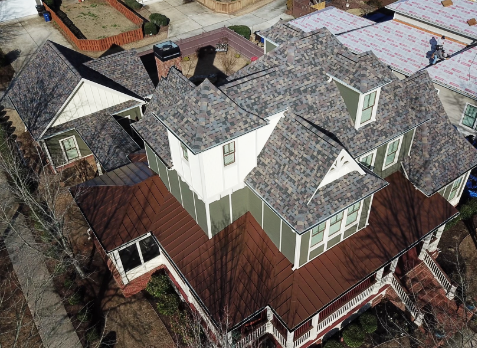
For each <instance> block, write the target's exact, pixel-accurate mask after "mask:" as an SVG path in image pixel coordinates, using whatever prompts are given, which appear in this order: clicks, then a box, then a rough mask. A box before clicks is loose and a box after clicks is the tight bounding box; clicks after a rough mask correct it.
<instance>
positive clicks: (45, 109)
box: [7, 41, 154, 172]
mask: <svg viewBox="0 0 477 348" xmlns="http://www.w3.org/2000/svg"><path fill="white" fill-rule="evenodd" d="M153 92H154V85H153V84H152V82H151V80H150V78H149V76H148V74H147V72H146V69H145V68H144V66H143V65H142V62H141V60H140V58H139V57H137V56H136V52H135V51H124V52H120V53H116V54H113V55H109V56H106V57H104V58H98V59H92V58H89V57H87V56H85V55H82V54H80V53H78V52H75V51H73V50H71V49H68V48H66V47H63V46H60V45H58V44H55V43H53V42H51V41H47V42H46V43H45V44H44V45H43V46H42V47H41V48H39V50H38V52H37V53H36V55H35V56H34V57H33V58H32V59H31V61H30V62H29V63H28V64H27V66H26V67H25V68H24V69H23V71H22V73H21V74H20V76H19V77H18V78H16V79H15V80H14V82H13V84H12V86H11V88H10V90H9V91H8V93H7V97H8V98H9V99H10V101H11V103H12V104H13V106H14V108H15V109H16V111H17V112H18V114H19V116H20V118H21V119H22V120H23V122H24V124H25V127H26V129H27V130H28V131H29V132H30V134H31V135H32V137H33V139H34V140H35V141H38V142H39V143H40V144H41V146H42V149H43V150H44V151H45V153H46V155H47V157H48V159H49V161H50V165H51V166H52V168H53V170H55V171H56V170H62V169H64V168H66V167H68V166H70V165H72V164H73V163H75V162H76V161H77V160H79V159H84V158H92V157H94V159H95V162H96V164H97V166H98V170H99V171H100V172H101V171H102V170H103V169H104V170H106V171H109V170H112V169H115V168H118V167H120V166H122V165H125V164H127V163H129V160H128V157H127V156H128V155H129V154H130V153H132V152H134V151H136V150H138V149H139V148H140V147H139V145H138V144H137V143H136V142H134V141H133V139H132V137H131V136H130V135H129V134H128V133H127V130H125V129H124V128H123V127H121V126H120V125H119V123H118V122H117V121H116V118H117V119H121V118H128V119H130V120H131V122H135V121H138V120H139V119H140V118H141V117H142V107H143V105H145V104H146V102H147V101H148V100H149V98H150V97H151V96H152V94H153ZM128 122H129V121H128Z"/></svg>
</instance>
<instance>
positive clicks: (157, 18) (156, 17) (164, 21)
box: [149, 13, 170, 27]
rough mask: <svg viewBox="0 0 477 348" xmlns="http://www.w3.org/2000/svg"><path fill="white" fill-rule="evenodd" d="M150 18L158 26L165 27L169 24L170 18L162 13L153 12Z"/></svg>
mask: <svg viewBox="0 0 477 348" xmlns="http://www.w3.org/2000/svg"><path fill="white" fill-rule="evenodd" d="M149 20H150V21H151V22H152V23H154V24H155V25H157V26H158V27H165V26H166V25H168V24H169V21H170V20H169V18H167V17H166V16H164V15H163V14H160V13H151V15H150V16H149Z"/></svg>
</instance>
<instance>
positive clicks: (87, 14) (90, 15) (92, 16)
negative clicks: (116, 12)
mask: <svg viewBox="0 0 477 348" xmlns="http://www.w3.org/2000/svg"><path fill="white" fill-rule="evenodd" d="M80 15H82V16H85V17H91V18H93V19H97V18H98V16H97V15H95V14H94V13H92V12H91V11H88V13H84V12H81V13H80Z"/></svg>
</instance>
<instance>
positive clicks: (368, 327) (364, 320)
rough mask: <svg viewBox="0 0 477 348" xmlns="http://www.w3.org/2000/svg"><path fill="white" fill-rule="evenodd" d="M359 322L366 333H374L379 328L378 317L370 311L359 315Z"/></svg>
mask: <svg viewBox="0 0 477 348" xmlns="http://www.w3.org/2000/svg"><path fill="white" fill-rule="evenodd" d="M359 323H360V324H361V327H362V328H363V330H364V331H365V332H366V333H373V332H374V331H376V330H377V329H378V318H376V316H375V315H374V314H372V313H369V312H366V313H363V314H362V315H361V316H360V317H359Z"/></svg>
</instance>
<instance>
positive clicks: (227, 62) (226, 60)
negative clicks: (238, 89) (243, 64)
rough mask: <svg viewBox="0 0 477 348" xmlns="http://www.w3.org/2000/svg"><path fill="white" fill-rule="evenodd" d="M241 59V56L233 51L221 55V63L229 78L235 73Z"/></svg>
mask: <svg viewBox="0 0 477 348" xmlns="http://www.w3.org/2000/svg"><path fill="white" fill-rule="evenodd" d="M239 58H240V55H239V54H238V53H235V52H233V51H232V50H228V51H227V52H224V53H222V54H220V55H219V61H220V63H221V65H222V67H223V69H224V73H225V75H227V76H228V75H231V74H232V73H234V72H235V65H236V64H237V61H238V59H239Z"/></svg>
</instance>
